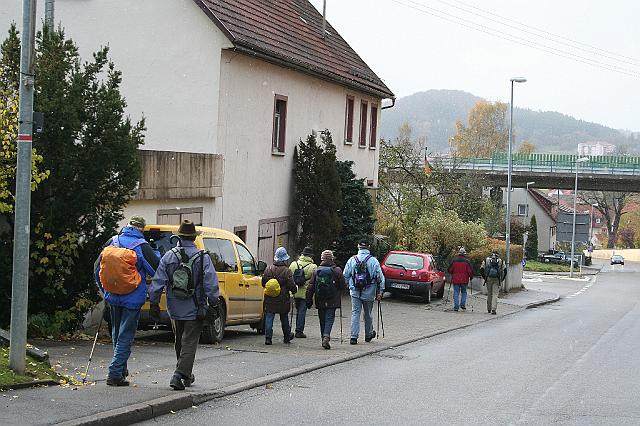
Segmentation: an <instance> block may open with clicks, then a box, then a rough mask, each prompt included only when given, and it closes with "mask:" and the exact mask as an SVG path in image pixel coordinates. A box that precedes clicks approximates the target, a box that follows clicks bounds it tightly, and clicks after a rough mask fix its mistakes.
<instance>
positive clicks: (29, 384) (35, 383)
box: [0, 380, 60, 392]
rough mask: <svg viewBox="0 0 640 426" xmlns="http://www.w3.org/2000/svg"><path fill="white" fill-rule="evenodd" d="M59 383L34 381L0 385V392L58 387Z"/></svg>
mask: <svg viewBox="0 0 640 426" xmlns="http://www.w3.org/2000/svg"><path fill="white" fill-rule="evenodd" d="M59 385H60V382H56V381H55V380H34V381H32V382H24V383H16V384H13V385H2V386H0V391H2V392H5V391H9V390H14V389H27V388H35V387H36V386H59Z"/></svg>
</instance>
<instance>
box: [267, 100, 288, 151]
mask: <svg viewBox="0 0 640 426" xmlns="http://www.w3.org/2000/svg"><path fill="white" fill-rule="evenodd" d="M278 105H280V106H282V105H284V111H278ZM288 106H289V98H288V97H287V96H284V95H275V96H274V98H273V127H272V129H271V152H272V153H273V154H284V153H285V148H286V146H285V145H286V137H287V110H288Z"/></svg>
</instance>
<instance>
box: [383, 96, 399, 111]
mask: <svg viewBox="0 0 640 426" xmlns="http://www.w3.org/2000/svg"><path fill="white" fill-rule="evenodd" d="M394 106H396V98H391V105H387V106H383V107H382V108H381V109H389V108H393V107H394Z"/></svg>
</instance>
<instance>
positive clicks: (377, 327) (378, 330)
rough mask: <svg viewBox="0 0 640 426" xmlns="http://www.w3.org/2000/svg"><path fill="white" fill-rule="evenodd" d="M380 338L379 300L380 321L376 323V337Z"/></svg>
mask: <svg viewBox="0 0 640 426" xmlns="http://www.w3.org/2000/svg"><path fill="white" fill-rule="evenodd" d="M378 338H380V301H379V300H378V321H377V325H376V339H378Z"/></svg>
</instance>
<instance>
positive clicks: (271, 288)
mask: <svg viewBox="0 0 640 426" xmlns="http://www.w3.org/2000/svg"><path fill="white" fill-rule="evenodd" d="M264 295H265V296H269V297H278V296H280V283H279V282H278V280H276V279H275V278H271V279H270V280H269V281H267V283H266V284H265V286H264Z"/></svg>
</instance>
